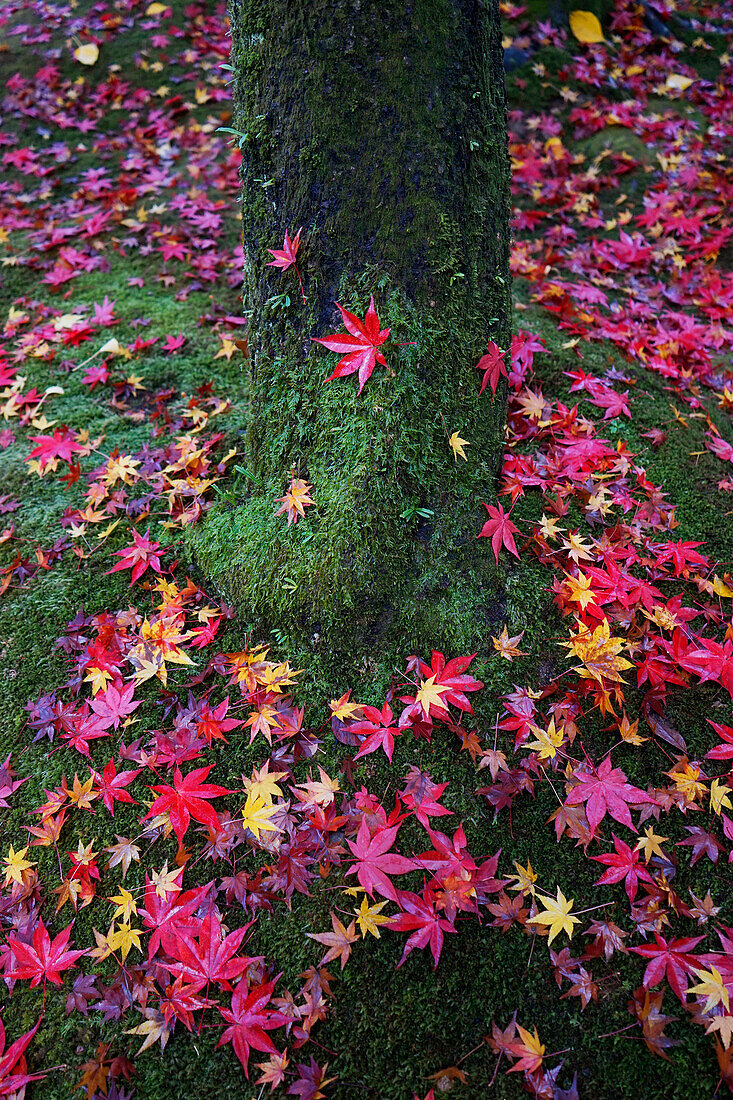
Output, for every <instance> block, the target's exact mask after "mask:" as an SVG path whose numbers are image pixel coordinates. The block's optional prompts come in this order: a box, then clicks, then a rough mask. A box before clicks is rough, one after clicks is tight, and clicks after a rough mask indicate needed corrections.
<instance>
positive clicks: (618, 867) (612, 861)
mask: <svg viewBox="0 0 733 1100" xmlns="http://www.w3.org/2000/svg"><path fill="white" fill-rule="evenodd" d="M613 843H614V847H615V848H616V851H615V852H607V853H606V854H605V855H602V856H591V859H595V860H596V861H597V862H598V863H603V864H605V865H606V867H608V870H607V871H604V872H603V874H602V875H601V877H600V878H599V879H597V881H596V882H595V885H596V886H606V885H607V884H608V883H611V882H621V880H622V879H623V880H624V888H625V890H626V893H627V895H628V898H629V901H633V900H634V898H635V897H636V892H637V890H638V889H639V879H642V880H643V881H644V882H653V881H654V880H653V879H652V876H651V875H650V874H649V872H648V871H647V869H646V867H643V866H641V864H640V860H641V853H640V852H637V851H632V849H631V848H629V846H628V844H624V842H623V840H619V838H618V837H617V836H616V834H615V833H614V834H613Z"/></svg>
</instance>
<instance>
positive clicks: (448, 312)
mask: <svg viewBox="0 0 733 1100" xmlns="http://www.w3.org/2000/svg"><path fill="white" fill-rule="evenodd" d="M230 15H231V23H232V39H233V49H232V64H233V67H234V71H235V121H234V126H236V127H237V129H239V130H240V131H242V132H243V133H244V134H246V139H243V140H242V143H241V144H242V147H243V166H242V182H243V188H242V225H243V243H244V252H245V271H244V309H245V312H246V314H247V316H248V318H249V325H248V339H249V368H248V369H249V401H250V422H249V425H250V426H249V430H248V434H247V439H246V460H245V466H246V469H247V471H248V475H247V479H246V481H245V482H244V483H243V484H242V486H241V490H242V493H243V499H242V500H241V503H239V504H238V505H237V506H236V507H234V506H228V507H227V506H218V507H217V508H216V509H213V510H212V512H211V513H210V514H209V516H208V517H207V520H206V522H205V524H204V525H203V527H202V533H201V534H199V535H196V534H195V533H194V535H193V537H194V539H195V546H196V552H197V555H198V558H199V561H200V563H201V564H202V565H203V567H204V569H205V570H206V571H207V572H208V573H209V574H210V575H213V576H214V578H215V579H218V581H219V582H220V583H221V584H222V586H223V587H224V589H225V591H226V592H227V593H228V594H229V596H230V598H232V599H233V601H234V602H235V604H236V605H237V606H238V608H239V609H240V610H241V611H242V612H243V613H244V616H245V621H248V622H249V623H251V624H252V625H253V626H255V627H256V628H257V629H258V630H259V631H263V630H267V631H273V632H276V631H279V632H280V633H281V634H282V635H284V636H285V637H287V639H288V642H289V644H291V645H292V644H294V643H295V644H296V645H299V646H301V647H303V646H306V647H310V648H311V649H313V650H314V651H316V652H318V651H319V650H320V651H321V652H323V653H325V652H326V651H328V660H329V662H330V663H331V665H332V666H334V667H335V665H338V663H339V661H340V659H341V658H342V657H348V658H349V659H350V661H351V663H352V665H356V664H358V663H359V662H362V665H363V662H364V660H366V661H367V662H368V658H369V651H370V650H371V649H372V648H373V647H374V646H375V643H376V642H377V641H378V642H379V647H380V652H383V653H384V654H385V656H387V654H388V652H389V650H390V648H394V650H395V652H396V651H397V650H400V651H401V652H402V653H403V654H404V653H405V652H413V651H414V650H415V649H416V648H417V647H418V646H421V645H426V644H430V643H434V644H438V643H440V644H443V645H445V646H447V647H448V648H451V649H455V648H456V647H459V648H461V649H462V650H467V649H470V648H471V647H473V648H475V646H476V640H477V636H478V637H479V638H480V636H481V633H482V632H483V631H482V606H483V605H484V604H485V603H486V601H487V599H490V598H491V594H492V590H493V589H494V588H495V586H496V583H497V582H496V579H495V577H494V576H493V574H492V571H491V567H490V558H489V553H490V552H489V553H487V544H485V543H477V542H476V536H477V533H478V531H479V530H480V526H481V523H482V514H483V515H485V513H483V511H482V508H481V502H482V501H484V500H487V499H491V496H492V494H493V491H494V490H493V483H494V479H495V476H496V472H497V467H498V465H499V462H500V458H501V453H502V434H503V424H504V413H505V396H506V395H505V383H504V382H501V383H500V385H499V389H498V390H497V394H496V397H495V398H494V399H492V395H491V389H490V388H488V389H487V390H486V391H485V392H484V394H483V395H482V396H480V397H479V394H478V390H479V383H480V377H481V376H480V375H479V373H478V372H477V371H476V370H475V366H476V363H477V361H478V359H479V358H480V356H481V355H482V354H483V353H484V352H485V351H486V346H487V341H488V340H489V339H493V340H494V341H495V342H496V343H497V344H498V345H499V346H500V347H502V348H506V347H507V346H508V342H509V337H510V328H511V317H510V311H511V304H510V303H511V299H510V284H509V167H508V156H507V142H506V112H505V98H504V72H503V67H502V49H501V32H500V24H499V8H498V0H486V2H483V0H380V2H379V3H374V2H372V3H370V2H368V0H232V8H231V12H230ZM301 226H302V227H303V233H302V240H301V246H300V251H299V253H298V266H299V269H300V271H301V273H302V278H303V284H304V288H305V295H306V302H305V303H303V301H302V299H301V295H300V289H299V286H298V281H297V277H296V275H295V272H294V271H293V270H292V269H290V270H289V271H286V272H281V271H279V270H278V269H277V268H274V267H270V266H268V261H269V260H270V259H271V257H270V254H269V253H268V251H267V249H268V248H281V247H282V242H283V237H284V234H285V231H286V230H287V231H288V232H289V233H290V235H291V237H292V236H294V235H295V233H296V231H297V230H298V229H299V228H300V227H301ZM371 294H373V295H374V299H375V304H376V309H377V312H378V314H379V320H380V324H381V327H382V328H385V327H388V326H389V327H391V330H392V335H391V337H390V340H389V341H388V342H387V343H386V344H384V345H383V346H382V348H381V349H380V350H381V351H382V352H383V353H384V354H385V357H386V360H387V366H386V367H383V366H380V365H377V366H376V368H375V370H374V373H373V375H372V377H371V378H370V380H369V381H368V382H367V383H366V385H365V386H364V389H363V392H362V393H361V395H357V386H358V383H357V378H356V376H355V375H353V376H350V377H347V378H338V379H334V380H333V381H330V382H328V383H325V384H324V379H325V378H326V377H327V376H328V375H329V374H331V372H332V371H333V369H334V367H335V365H336V362H337V361H338V358H337V356H336V354H334V353H331V352H328V351H326V350H325V349H324V348H323V347H321V346H320V345H318V344H315V343H313V342H311V337H312V336H325V335H328V334H330V333H336V332H343V331H344V330H343V325H342V322H341V319H340V315H339V313H338V311H337V309H336V307H335V305H334V302H335V301H338V302H340V303H341V304H342V305H343V306H344V307H345V308H346V309H348V310H349V311H351V312H352V313H355V314H356V315H357V316H358V317H360V318H363V317H364V314H365V311H366V309H367V307H368V305H369V299H370V295H371ZM283 295H286V296H287V298H285V297H283ZM454 431H458V432H459V433H460V435H461V436H462V437H463V438H464V439H467V440H468V441H469V444H470V446H469V447H468V448H467V450H466V454H467V457H468V461H467V462H464V461H463V460H462V459H460V458H458V459H457V460H456V459H454V455H453V453H452V451H451V449H450V447H449V445H448V437H449V436H450V435H451V434H452V433H453V432H454ZM293 470H294V471H295V476H297V477H300V478H303V479H304V480H306V481H308V482H309V483H310V484H311V485H312V496H313V499H314V501H315V505H314V506H313V507H310V508H308V509H307V511H306V515H305V518H304V519H301V520H300V521H299V522H297V523H296V524H295V525H294V526H292V527H288V526H287V524H286V521H285V517H284V516H282V515H280V516H277V517H276V516H275V511H276V508H277V505H276V504H275V500H276V498H277V497H281V496H282V495H283V493H284V492H285V490H286V489H287V487H288V485H289V483H290V477H291V471H293ZM387 659H388V660H389V659H390V658H389V657H388V658H387ZM334 663H335V665H334ZM357 671H358V670H357ZM361 671H364V672H367V671H368V670H367V668H366V666H364V667H363V668H362V670H361ZM372 671H374V670H373V669H372Z"/></svg>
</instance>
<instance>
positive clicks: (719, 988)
mask: <svg viewBox="0 0 733 1100" xmlns="http://www.w3.org/2000/svg"><path fill="white" fill-rule="evenodd" d="M693 970H694V971H695V973H696V974H697V976H698V978H701V979H702V981H701V982H700V984H699V985H691V986H690V988H689V989H688V990H687V992H688V993H694V994H695V995H696V996H698V997H706V998H707V1000H706V1001H705V1005H704V1007H703V1012H709V1011H710V1009H711V1008H714V1007H715V1005H720V1004H722V1005H725V1007H726V1009H729V1008H730V996H729V994H728V990H727V989H726V987H725V985H724V983H723V979H722V977H721V974H720V971H719V970H717V969H716V968H715V967H714V966H711V967H710V969H709V970H698V968H697V967H696V966H694V967H693Z"/></svg>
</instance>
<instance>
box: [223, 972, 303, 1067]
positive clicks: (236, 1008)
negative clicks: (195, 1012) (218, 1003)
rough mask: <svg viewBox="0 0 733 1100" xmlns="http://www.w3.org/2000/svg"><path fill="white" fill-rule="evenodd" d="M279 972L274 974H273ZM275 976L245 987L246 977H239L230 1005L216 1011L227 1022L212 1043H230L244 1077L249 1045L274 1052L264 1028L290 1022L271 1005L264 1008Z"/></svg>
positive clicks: (267, 1028) (270, 1028) (269, 1029)
mask: <svg viewBox="0 0 733 1100" xmlns="http://www.w3.org/2000/svg"><path fill="white" fill-rule="evenodd" d="M279 977H280V975H279V974H278V976H277V978H279ZM277 978H273V979H272V981H271V982H265V983H264V984H263V985H257V986H255V988H254V989H252V990H250V989H249V988H248V984H247V979H246V978H241V979H240V981H239V982H238V983H237V988H236V989H235V990H234V994H233V996H232V1007H231V1009H228V1008H222V1009H220V1012H221V1014H222V1016H223V1017H224V1019H225V1020H226V1021H227V1023H229V1025H230V1026H229V1027H228V1028H227V1029H226V1030H225V1031H224V1033H223V1035H222V1037H221V1039H220V1040H219V1042H218V1043H217V1044H216V1045H217V1046H219V1047H220V1046H223V1045H224V1044H225V1043H231V1044H232V1046H233V1047H234V1053H235V1054H236V1056H237V1058H239V1061H240V1062H241V1063H242V1068H243V1069H244V1075H245V1077H247V1078H249V1072H248V1065H247V1063H248V1062H249V1052H250V1047H254V1049H255V1050H262V1051H265V1052H266V1053H267V1054H277V1048H276V1047H275V1044H274V1043H273V1041H272V1039H271V1038H270V1036H269V1035H268V1034H267V1032H268V1031H272V1029H273V1028H276V1027H284V1026H285V1025H286V1024H288V1023H291V1020H290V1018H289V1017H288V1016H283V1015H282V1013H280V1012H275V1011H274V1009H267V1008H266V1005H267V1004H268V1002H269V1001H270V999H271V998H272V991H273V989H274V988H275V982H276V981H277Z"/></svg>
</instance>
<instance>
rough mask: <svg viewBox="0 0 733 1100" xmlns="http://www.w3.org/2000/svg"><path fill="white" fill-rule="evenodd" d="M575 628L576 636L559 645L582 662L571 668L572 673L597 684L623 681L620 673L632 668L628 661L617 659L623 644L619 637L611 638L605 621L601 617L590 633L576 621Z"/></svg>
mask: <svg viewBox="0 0 733 1100" xmlns="http://www.w3.org/2000/svg"><path fill="white" fill-rule="evenodd" d="M576 626H577V628H578V633H577V634H575V635H573V636H571V638H570V640H569V641H567V642H560V645H561V646H564V647H565V648H566V649H570V650H572V652H573V654H574V655H575V656H576V657H577V658H578V659H579V660H580V661H581V662H582V663H581V664H580V665H576V666H575V667H574V668H573V672H577V673H578V675H579V676H580V677H581V678H583V679H592V680H597V681H598V683H599V684H602V683H603V680H604V679H605V680H615V681H617V682H622V677H621V675H620V673H621V672H622V671H623V670H624V669H627V668H632V667H633V666H632V664H631V661H627V660H626V659H625V658H624V657H619V653H620V652H621V650H622V649H623V647H624V644H625V643H624V641H623V639H622V638H612V637H611V626H610V624H609V622H608V619H606V618H604V619H603V621H602V622H601V623H600V625H599V626H597V627H596V628H595V630H593V631H591V630H590V629H589V628H588V627H587V626H586V625H585V624H584V623H581V622H579V621H578V622H576Z"/></svg>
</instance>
